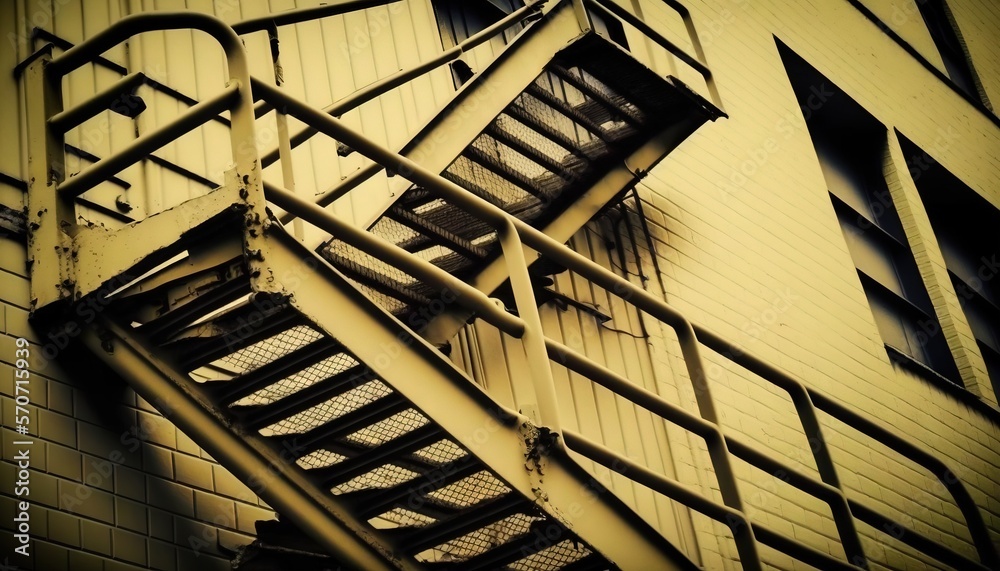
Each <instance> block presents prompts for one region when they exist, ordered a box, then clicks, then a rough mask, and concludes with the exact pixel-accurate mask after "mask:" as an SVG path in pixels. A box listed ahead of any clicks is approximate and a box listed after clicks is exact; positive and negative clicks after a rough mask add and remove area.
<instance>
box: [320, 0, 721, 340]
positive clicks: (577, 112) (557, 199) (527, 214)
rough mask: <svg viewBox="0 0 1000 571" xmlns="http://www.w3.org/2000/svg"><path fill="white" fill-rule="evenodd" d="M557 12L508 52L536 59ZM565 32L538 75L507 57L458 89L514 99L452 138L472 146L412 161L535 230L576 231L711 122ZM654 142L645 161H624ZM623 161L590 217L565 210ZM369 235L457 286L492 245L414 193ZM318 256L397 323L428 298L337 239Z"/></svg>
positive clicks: (481, 264)
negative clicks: (558, 224) (501, 90)
mask: <svg viewBox="0 0 1000 571" xmlns="http://www.w3.org/2000/svg"><path fill="white" fill-rule="evenodd" d="M558 14H559V13H558V12H557V13H556V14H550V15H549V16H548V17H547V18H546V19H544V20H543V21H541V22H538V23H536V24H535V25H534V26H535V27H533V28H530V29H529V30H527V31H526V32H525V34H528V37H525V38H522V39H520V40H522V42H523V43H527V44H529V45H527V46H523V43H522V44H517V43H516V44H515V45H514V46H512V48H513V49H524V50H527V53H530V54H532V55H533V56H535V58H537V55H538V49H537V48H536V47H535V46H534V45H531V42H532V41H533V40H534V39H535V35H539V34H546V33H547V32H549V31H550V30H548V29H547V26H557V25H559V24H564V23H563V22H560V21H559V15H558ZM576 30H577V33H576V35H575V36H573V35H572V34H571V33H566V32H563V36H564V37H565V39H566V40H568V41H569V42H570V43H568V44H565V43H563V42H554V41H553V39H552V36H543V38H544V40H545V42H546V44H548V45H557V46H559V50H558V51H557V52H556V53H555V54H553V56H552V58H551V59H542V60H541V61H543V62H545V64H544V66H543V67H541V68H540V69H539V66H538V65H535V66H531V65H527V64H526V63H525V62H524V61H521V60H520V59H519V58H517V57H516V54H515V55H512V56H509V57H507V58H504V59H502V60H501V61H498V62H496V65H495V66H494V69H489V70H487V71H486V72H485V74H484V77H483V78H482V79H479V78H477V79H476V80H474V82H473V83H472V84H471V85H468V86H467V87H466V89H465V90H464V91H463V92H462V93H461V94H460V95H459V98H458V101H457V102H456V104H458V105H461V104H462V102H463V101H474V100H477V99H482V98H484V96H480V95H479V94H478V93H477V90H483V89H486V90H490V91H491V92H493V93H491V94H490V96H489V97H490V99H491V101H493V102H498V101H499V102H501V104H503V102H505V101H506V98H503V97H500V96H498V95H497V94H496V93H495V91H496V88H495V87H494V85H495V84H496V83H498V82H501V81H502V82H503V84H504V85H505V89H506V91H508V92H509V93H512V94H513V99H512V100H511V101H510V102H509V103H506V105H505V106H504V107H503V108H502V111H501V112H500V113H496V112H495V111H494V112H493V113H492V115H493V117H492V118H491V119H489V122H488V123H486V124H484V125H480V124H475V125H474V126H472V127H471V128H469V127H467V126H465V125H463V130H462V132H463V133H471V135H470V136H474V138H473V139H472V140H471V142H469V143H463V142H461V137H460V136H455V137H452V140H451V141H450V142H449V143H448V144H447V145H442V144H436V145H435V148H434V150H433V158H432V159H431V160H429V161H426V162H427V163H433V164H425V162H424V161H422V162H421V164H422V165H423V166H425V167H426V168H428V169H435V170H436V168H438V167H439V166H441V165H445V166H444V168H443V170H442V171H441V176H443V177H444V178H445V179H447V180H450V181H452V182H454V183H456V184H458V185H459V186H461V187H463V188H465V189H467V190H468V191H469V192H471V193H472V194H474V195H475V196H477V197H479V198H482V199H483V200H486V201H487V202H489V203H491V204H493V205H495V206H497V207H499V208H501V209H503V210H504V211H505V212H508V213H510V214H512V215H514V216H516V217H517V218H518V219H520V220H523V221H525V222H527V223H529V224H532V225H533V226H536V227H545V226H547V225H549V224H551V223H552V222H553V221H555V220H557V219H560V218H562V221H563V223H568V226H567V229H568V230H569V231H570V232H575V231H576V230H578V229H579V228H580V227H582V226H583V224H585V223H586V222H587V221H588V220H590V219H591V217H592V216H593V215H594V214H595V213H596V211H595V210H593V209H596V208H601V207H603V206H604V205H606V204H608V203H609V202H611V201H612V200H613V199H614V198H615V196H617V195H619V194H620V193H621V192H623V191H625V190H627V189H628V188H629V186H630V184H629V183H631V184H634V181H635V180H637V179H638V177H640V176H642V174H643V173H645V171H647V170H649V169H650V168H651V167H652V166H653V165H654V164H655V163H656V162H658V161H659V160H660V159H661V158H663V157H664V156H665V155H666V154H667V153H668V152H669V151H670V150H671V149H672V148H673V146H676V145H677V144H679V143H680V142H682V141H683V140H684V139H685V138H687V136H688V135H690V134H691V133H692V132H694V131H695V130H697V128H698V127H699V126H701V125H702V124H703V123H704V122H706V121H707V120H714V119H716V118H718V117H719V116H721V115H722V112H721V111H719V110H718V109H717V108H716V107H715V106H714V105H713V104H711V103H709V102H708V101H706V100H704V99H702V98H701V97H699V96H698V95H696V94H695V93H694V92H692V91H690V90H689V89H688V88H686V87H685V86H684V85H683V84H682V83H680V82H678V81H677V80H674V79H670V78H667V79H663V78H660V77H658V76H657V75H656V74H655V73H654V72H652V71H651V70H650V69H649V68H647V67H645V66H643V65H642V64H640V63H639V62H638V61H636V60H635V59H634V58H633V57H632V56H631V55H629V54H628V53H627V52H625V51H624V50H622V49H621V48H620V47H619V46H618V45H616V44H614V43H613V42H611V41H609V40H606V39H605V38H603V37H601V36H599V35H597V34H596V33H594V32H589V33H584V34H580V33H579V28H576ZM556 37H557V38H558V37H559V36H558V35H557V36H556ZM501 78H502V79H501ZM441 127H442V125H441V124H440V123H432V124H431V125H429V126H428V128H427V129H426V130H425V131H424V132H421V133H420V134H418V135H417V136H416V137H415V138H414V141H415V142H414V143H411V144H410V145H408V146H407V148H404V149H403V150H402V151H401V154H403V155H404V156H406V155H408V154H410V155H414V154H415V155H418V156H423V155H424V153H423V150H422V148H421V145H422V143H423V142H424V141H433V140H437V139H438V137H437V136H436V135H437V133H435V131H434V130H435V129H441ZM653 140H655V145H656V146H657V147H658V151H657V152H656V153H649V152H647V153H645V154H643V155H642V156H638V157H634V158H633V159H634V160H633V162H629V160H628V159H629V158H630V157H632V155H633V154H635V153H636V152H637V151H639V150H640V149H641V148H642V147H643V146H644V145H647V144H649V143H650V141H653ZM442 147H447V148H442ZM623 165H627V167H626V168H627V169H632V172H630V173H628V178H626V179H624V180H623V181H621V182H619V183H618V184H619V185H620V186H615V187H612V186H611V185H605V186H604V187H603V188H602V189H601V190H602V191H603V194H602V195H601V196H599V197H597V198H596V199H595V198H594V197H591V199H590V201H588V203H587V204H588V205H589V206H590V208H591V210H587V211H584V212H580V211H579V208H580V205H579V204H577V209H573V210H572V211H569V212H567V211H568V210H569V209H570V208H571V207H572V206H573V205H574V204H576V203H578V202H579V201H580V198H581V197H582V196H583V195H584V194H585V193H586V192H587V191H588V190H590V189H592V188H593V187H594V186H595V185H596V184H597V183H598V181H600V180H601V179H602V178H603V177H605V176H607V175H608V174H609V173H610V172H611V171H612V170H613V169H614V168H616V167H619V168H621V167H622V166H623ZM609 189H610V190H609ZM368 230H369V231H370V232H371V233H372V234H374V235H376V236H378V237H380V238H383V239H385V240H387V241H389V242H391V243H393V244H396V245H397V246H399V247H401V248H403V249H404V250H406V251H407V252H411V253H413V254H416V255H418V256H420V257H421V258H423V259H425V260H428V261H430V262H431V263H433V264H434V265H436V266H438V267H440V268H442V269H444V270H446V271H448V272H449V273H451V274H453V275H455V276H456V277H458V278H460V279H463V280H465V281H473V280H474V279H475V278H476V277H477V275H478V274H479V273H480V272H481V271H483V269H484V268H485V267H487V266H488V264H489V262H491V261H493V260H494V259H495V258H496V257H497V255H498V253H499V249H500V247H499V242H498V239H497V235H496V232H495V231H494V230H493V229H492V228H490V226H489V225H488V224H486V223H484V222H483V221H482V220H479V219H477V218H476V217H475V216H474V215H471V214H469V213H468V212H466V211H465V210H463V209H462V208H461V207H459V206H456V205H454V204H451V203H449V202H448V201H447V200H444V199H442V198H440V197H438V196H435V195H434V194H433V193H431V192H428V191H427V190H426V189H423V188H421V187H419V186H412V187H410V188H409V189H408V190H406V191H405V192H403V193H401V194H400V195H399V196H398V197H397V199H396V200H395V201H394V202H393V203H392V204H391V205H390V206H389V207H388V208H387V209H386V210H385V211H384V212H383V213H382V214H381V215H380V216H379V217H377V219H376V220H375V222H373V223H372V224H371V225H370V226H369V228H368ZM564 231H566V230H564ZM320 252H321V254H322V255H323V257H324V258H325V259H326V260H327V261H329V262H330V263H331V264H333V266H334V267H336V268H337V269H339V270H341V271H342V272H343V273H344V274H345V275H347V276H348V277H350V278H351V279H352V281H353V282H355V283H356V284H358V285H359V287H361V288H362V289H363V290H364V291H366V292H367V293H369V295H370V296H371V297H372V298H373V299H375V300H376V301H377V302H379V305H381V306H382V307H383V308H384V309H387V310H389V311H390V312H392V313H393V314H395V315H397V316H400V317H401V318H403V319H404V321H405V320H406V319H405V318H406V317H407V316H408V315H411V314H412V312H413V311H416V310H418V309H419V308H421V307H426V306H427V305H428V304H429V303H430V302H431V300H432V299H434V298H435V297H436V296H437V295H439V292H435V291H433V289H432V287H431V286H430V285H429V284H426V283H423V282H422V281H421V280H418V279H416V278H414V277H413V276H410V275H407V274H405V273H404V272H401V271H399V270H397V269H396V268H393V267H391V266H389V265H387V264H386V263H384V262H383V261H380V260H378V259H375V258H373V257H371V256H367V255H365V254H363V253H361V252H359V251H358V250H357V249H354V248H351V247H350V246H349V245H347V244H345V243H343V242H342V241H340V240H336V239H333V240H330V241H328V242H327V243H325V244H323V246H322V247H321V248H320ZM496 285H499V284H493V287H495V286H496ZM483 289H484V291H490V290H491V289H492V288H489V287H484V288H483ZM440 335H442V334H441V333H439V336H440Z"/></svg>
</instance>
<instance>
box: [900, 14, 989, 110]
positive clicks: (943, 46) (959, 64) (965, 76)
mask: <svg viewBox="0 0 1000 571" xmlns="http://www.w3.org/2000/svg"><path fill="white" fill-rule="evenodd" d="M915 1H916V3H917V7H918V8H919V9H920V15H921V16H922V17H923V19H924V23H925V24H926V25H927V30H928V31H929V32H930V33H931V38H932V39H933V40H934V44H935V45H937V49H938V52H939V53H940V54H941V59H942V60H943V61H944V67H945V70H946V71H947V72H948V77H950V78H951V80H952V81H954V82H955V85H957V86H958V87H960V88H961V89H962V91H964V92H965V93H967V94H968V95H969V96H971V97H973V98H975V99H976V100H979V101H982V100H983V97H982V95H981V93H980V91H979V89H978V87H977V85H976V76H975V71H973V69H972V64H971V63H970V62H969V56H968V54H967V52H966V50H965V47H964V46H963V45H962V40H961V33H960V32H959V30H958V27H957V26H956V25H955V20H954V18H952V16H951V13H950V11H949V9H948V6H947V5H945V3H944V0H915Z"/></svg>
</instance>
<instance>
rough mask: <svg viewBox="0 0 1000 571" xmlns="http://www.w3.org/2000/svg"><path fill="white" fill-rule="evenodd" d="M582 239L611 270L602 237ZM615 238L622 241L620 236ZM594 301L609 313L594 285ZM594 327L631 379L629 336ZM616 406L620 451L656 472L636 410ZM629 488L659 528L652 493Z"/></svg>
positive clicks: (612, 364) (614, 365)
mask: <svg viewBox="0 0 1000 571" xmlns="http://www.w3.org/2000/svg"><path fill="white" fill-rule="evenodd" d="M596 227H598V225H597V224H595V223H591V224H590V225H588V228H596ZM580 238H581V240H583V239H586V242H585V243H584V244H581V248H587V249H586V250H584V251H586V252H588V254H589V257H590V259H592V260H594V261H595V262H596V263H598V264H600V265H602V266H604V267H605V268H607V269H609V270H611V269H612V268H611V263H610V259H609V253H608V251H607V246H606V245H605V244H606V243H605V241H604V238H603V236H602V235H599V234H597V233H596V232H585V233H584V234H583V236H581V237H580ZM616 239H621V237H620V236H618V237H616ZM591 289H592V292H591V293H592V295H593V299H594V301H595V305H596V306H597V307H598V308H599V309H600V310H601V311H605V312H609V313H610V309H611V304H610V302H609V300H608V294H607V292H606V291H604V290H603V289H601V288H599V287H596V286H593V285H591ZM610 314H611V316H612V318H613V319H612V321H611V323H612V324H613V326H614V327H615V328H616V329H623V330H627V329H625V327H627V326H622V325H620V324H619V323H618V321H617V320H615V319H614V314H613V313H610ZM594 325H595V327H596V328H597V329H598V332H599V338H600V341H601V343H602V345H603V351H602V352H603V356H604V359H605V362H606V363H607V367H608V368H609V369H610V370H612V371H614V372H616V373H618V374H620V375H622V376H625V377H626V378H631V377H630V376H629V372H630V371H628V370H627V368H628V367H627V365H626V359H625V358H624V355H623V352H622V351H623V348H622V343H626V341H625V338H626V336H625V335H624V334H621V333H616V332H613V331H608V330H606V329H605V328H604V326H602V325H598V324H597V322H596V320H595V322H594ZM615 404H616V407H617V411H618V418H619V424H618V427H619V428H618V429H619V430H620V431H621V437H622V441H623V445H624V447H623V448H622V449H621V451H622V452H623V453H624V454H625V455H626V456H628V457H629V458H631V459H633V460H635V461H637V462H639V463H641V464H644V465H646V466H649V467H650V468H652V469H657V468H658V467H657V466H655V464H653V463H652V462H650V461H649V458H647V457H646V455H645V451H644V449H643V445H642V439H641V435H640V433H639V426H638V421H637V419H636V411H635V407H634V406H633V405H632V404H631V403H630V402H628V401H626V400H625V399H623V398H621V397H619V396H617V395H615ZM629 484H630V487H631V488H632V493H633V494H634V495H635V504H633V507H634V508H635V509H636V511H637V512H638V513H639V514H640V515H642V516H643V517H645V518H646V520H647V521H649V522H650V523H651V524H653V525H654V526H658V521H657V520H658V517H657V513H656V510H655V500H654V496H653V493H652V492H651V491H650V490H649V489H648V488H645V487H644V486H640V485H638V484H635V483H633V482H631V480H629Z"/></svg>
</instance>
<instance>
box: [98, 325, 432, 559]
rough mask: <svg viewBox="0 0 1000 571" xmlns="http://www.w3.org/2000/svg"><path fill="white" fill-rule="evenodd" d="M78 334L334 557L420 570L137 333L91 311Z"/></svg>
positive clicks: (100, 356)
mask: <svg viewBox="0 0 1000 571" xmlns="http://www.w3.org/2000/svg"><path fill="white" fill-rule="evenodd" d="M79 339H80V342H81V343H82V344H83V345H84V347H86V348H87V349H88V350H89V351H90V352H91V353H92V354H93V355H95V356H97V357H98V358H99V359H100V360H102V361H103V362H104V363H105V364H107V365H108V366H109V367H110V368H111V369H112V370H113V371H115V372H116V373H118V374H119V375H120V376H121V377H122V378H123V379H125V381H126V382H128V384H129V385H130V386H131V387H132V388H133V389H134V390H135V392H136V393H137V394H138V395H139V396H141V397H142V398H143V399H145V400H146V401H147V402H149V403H150V404H151V405H152V406H153V407H154V408H155V409H156V410H157V411H158V412H160V414H162V415H163V416H164V417H165V418H167V419H168V420H170V421H171V422H172V423H173V424H174V425H176V426H177V427H178V428H180V429H181V430H182V431H183V432H184V433H185V434H186V435H188V436H189V437H190V438H191V439H192V440H194V441H195V443H197V444H198V446H200V447H201V448H203V449H205V450H206V451H207V452H208V453H209V454H210V455H211V456H212V457H213V458H215V459H216V460H217V461H218V462H219V463H220V464H222V465H223V466H225V467H226V469H228V470H229V471H230V472H232V473H233V475H234V476H236V477H237V478H239V479H240V480H241V481H242V482H244V483H245V484H246V485H247V487H249V488H250V489H251V490H253V492H254V493H256V494H257V495H258V496H260V497H261V499H263V500H264V501H265V502H267V504H268V505H269V506H271V507H272V508H274V509H275V510H277V511H278V512H279V513H281V514H282V515H283V516H284V517H288V518H289V519H290V520H291V521H292V522H294V523H295V524H296V525H297V526H298V527H299V529H301V530H303V531H304V532H306V533H307V534H308V535H310V536H311V537H312V538H313V539H315V540H316V541H317V543H319V544H320V545H322V546H323V547H324V548H325V549H326V550H328V552H329V553H330V554H332V555H333V556H334V557H336V558H337V560H338V561H340V562H342V563H344V564H346V565H348V566H349V568H355V569H364V570H366V571H368V570H371V571H393V570H406V571H419V570H420V569H423V567H422V566H421V565H420V564H419V563H417V562H416V561H415V560H413V559H412V558H409V557H405V556H402V557H400V556H397V555H396V554H395V553H396V551H397V550H396V549H395V547H394V546H393V545H390V544H387V543H385V542H383V541H381V540H380V539H379V537H377V536H376V534H374V533H372V532H371V528H370V526H368V525H367V524H366V523H364V522H361V521H358V520H357V519H356V518H354V517H353V516H352V515H351V513H350V511H349V510H348V509H346V508H345V507H343V506H341V505H340V504H339V502H337V500H336V498H332V497H330V496H329V495H326V494H322V493H321V492H320V490H319V489H318V488H317V487H316V486H315V485H314V484H313V483H311V482H310V481H309V480H308V478H306V477H305V476H304V475H303V474H302V473H301V471H297V470H296V469H294V464H291V465H290V464H289V463H288V462H287V461H286V459H285V458H283V457H284V456H286V455H287V454H289V453H291V454H294V452H293V451H286V450H282V451H278V450H275V449H274V448H273V447H271V446H269V445H268V444H267V443H266V442H264V441H263V440H262V439H261V437H260V436H259V435H256V434H249V433H247V432H245V431H242V430H241V429H239V428H238V427H237V426H235V425H233V423H232V422H231V421H229V420H227V419H226V418H225V417H224V416H223V415H222V414H220V412H219V411H218V409H217V408H216V407H214V406H213V405H212V403H211V402H209V401H208V400H207V399H205V398H204V397H203V395H202V394H200V392H199V391H198V390H197V387H196V386H195V385H196V383H194V382H193V381H191V379H190V378H189V377H188V376H187V375H186V374H184V373H183V372H182V371H180V370H178V369H177V368H176V367H174V366H173V365H172V364H171V363H169V362H168V361H166V360H164V359H161V358H160V357H159V356H158V355H157V352H156V351H155V350H152V349H150V347H151V346H152V344H150V343H148V342H145V341H144V340H143V339H141V336H140V335H138V334H136V333H134V332H132V331H130V330H129V328H128V327H126V326H124V325H122V324H119V323H117V322H115V321H114V320H112V319H110V318H109V317H107V316H99V317H98V318H97V319H95V320H94V322H93V323H92V324H91V325H90V326H88V327H86V328H84V329H83V331H82V333H81V334H80V336H79Z"/></svg>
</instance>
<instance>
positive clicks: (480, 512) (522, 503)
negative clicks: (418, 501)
mask: <svg viewBox="0 0 1000 571" xmlns="http://www.w3.org/2000/svg"><path fill="white" fill-rule="evenodd" d="M532 509H533V506H532V504H531V503H530V502H528V501H526V500H525V499H524V498H523V497H521V495H520V494H518V493H515V492H510V493H507V494H504V495H502V496H499V497H496V498H493V499H490V500H486V501H484V502H480V503H478V504H475V505H474V506H472V507H470V508H468V509H465V510H463V511H462V512H461V513H459V514H457V515H455V516H453V517H451V518H448V519H445V520H441V521H438V522H435V523H432V524H430V525H426V526H423V527H419V528H406V527H401V528H397V529H394V530H390V531H389V533H390V537H392V538H394V539H395V540H396V541H397V543H398V544H399V545H405V546H406V550H407V551H408V552H409V553H410V554H412V555H415V554H418V553H420V552H422V551H425V550H427V549H429V548H431V547H435V546H438V545H443V544H445V543H448V542H449V541H453V540H455V539H458V538H459V537H462V536H465V535H467V534H469V533H472V532H474V531H476V530H477V529H482V528H484V527H486V526H488V525H490V524H493V523H496V522H498V521H500V520H502V519H504V518H507V517H510V516H512V515H514V514H516V513H521V512H524V511H528V510H532Z"/></svg>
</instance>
